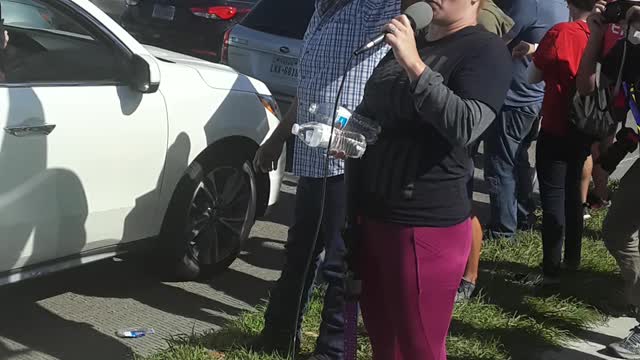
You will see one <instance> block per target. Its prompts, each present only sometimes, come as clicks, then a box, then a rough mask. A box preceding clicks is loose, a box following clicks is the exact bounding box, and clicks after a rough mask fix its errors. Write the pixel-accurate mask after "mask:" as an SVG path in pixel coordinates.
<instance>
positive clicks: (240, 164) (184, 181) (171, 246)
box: [160, 142, 258, 281]
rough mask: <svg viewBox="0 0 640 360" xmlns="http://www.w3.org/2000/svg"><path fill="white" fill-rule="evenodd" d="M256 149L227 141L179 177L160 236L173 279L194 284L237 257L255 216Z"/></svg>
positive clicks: (198, 159)
mask: <svg viewBox="0 0 640 360" xmlns="http://www.w3.org/2000/svg"><path fill="white" fill-rule="evenodd" d="M254 153H255V150H252V149H251V148H250V147H248V146H244V144H236V143H233V142H226V143H224V144H218V145H214V146H213V147H210V148H208V149H207V150H206V151H205V152H203V153H202V154H201V155H200V156H198V158H196V159H195V160H194V162H193V163H192V164H191V165H190V166H189V168H188V169H187V170H186V172H185V175H184V176H183V177H182V178H181V179H180V181H179V182H178V185H177V186H176V189H175V191H174V194H173V197H172V199H171V202H170V204H169V208H168V210H167V213H166V216H165V220H164V223H163V227H162V232H161V235H160V244H161V246H163V249H162V250H163V251H162V253H163V254H164V255H165V256H163V259H165V261H163V262H164V264H163V265H162V266H165V267H166V266H167V263H166V261H168V262H169V268H168V270H170V272H171V275H172V277H173V278H175V279H176V280H179V281H192V280H196V279H198V278H210V277H212V276H213V275H214V274H215V273H218V272H220V271H223V270H224V269H226V268H227V267H229V265H231V263H233V261H234V260H235V259H236V257H237V256H238V254H239V252H240V249H241V248H242V246H243V244H244V242H245V241H246V239H247V238H248V237H249V233H250V231H251V228H252V226H253V224H254V222H255V218H256V207H257V205H256V203H257V200H258V190H257V189H258V186H257V180H256V174H255V172H254V170H253V166H251V160H252V159H253V154H254Z"/></svg>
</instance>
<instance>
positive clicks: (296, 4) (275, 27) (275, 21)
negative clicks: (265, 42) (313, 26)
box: [242, 0, 315, 39]
mask: <svg viewBox="0 0 640 360" xmlns="http://www.w3.org/2000/svg"><path fill="white" fill-rule="evenodd" d="M314 9H315V0H262V1H260V2H259V3H258V4H257V5H256V7H255V8H254V9H253V11H251V12H250V13H249V15H247V17H246V18H245V19H244V20H243V21H242V25H244V26H246V27H248V28H251V29H254V30H258V31H262V32H266V33H269V34H273V35H278V36H284V37H289V38H294V39H302V38H303V37H304V33H305V32H306V30H307V25H308V24H309V20H310V19H311V16H312V15H313V11H314Z"/></svg>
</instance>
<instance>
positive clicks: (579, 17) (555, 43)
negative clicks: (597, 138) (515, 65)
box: [529, 0, 596, 285]
mask: <svg viewBox="0 0 640 360" xmlns="http://www.w3.org/2000/svg"><path fill="white" fill-rule="evenodd" d="M595 2H596V1H595V0H568V1H567V3H568V5H569V11H570V14H571V18H572V19H573V20H574V21H572V22H566V23H561V24H558V25H556V26H554V27H552V28H551V29H550V30H549V31H548V32H547V34H546V35H545V36H544V38H543V39H542V41H541V42H540V45H539V46H538V49H537V50H536V52H535V53H534V55H533V63H532V65H531V67H530V68H529V81H530V82H531V83H537V82H540V81H543V80H544V81H545V96H544V101H543V103H542V125H541V130H540V135H539V138H538V143H537V147H536V169H537V172H538V180H539V183H540V197H541V200H542V243H543V273H544V278H543V285H555V284H558V283H559V279H560V277H559V275H560V271H561V268H562V245H563V239H564V248H565V254H564V266H565V268H569V269H577V268H578V266H579V265H580V258H581V247H582V231H583V226H584V220H583V213H582V203H583V201H582V196H581V192H580V182H581V175H582V168H583V165H584V162H585V160H586V158H587V156H589V147H590V145H591V141H590V139H588V138H586V137H585V136H584V135H582V134H580V133H579V132H578V131H577V130H576V129H575V128H573V126H572V124H571V122H570V121H569V104H570V102H571V99H572V98H573V95H574V93H575V81H576V74H577V72H578V67H579V66H580V60H581V58H582V53H583V52H584V50H585V48H586V46H587V41H588V39H589V35H590V31H589V27H588V26H587V22H586V20H587V17H588V16H589V14H590V13H591V11H592V9H593V7H594V6H595Z"/></svg>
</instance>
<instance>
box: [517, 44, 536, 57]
mask: <svg viewBox="0 0 640 360" xmlns="http://www.w3.org/2000/svg"><path fill="white" fill-rule="evenodd" d="M534 52H536V45H534V44H531V43H528V42H526V41H520V43H519V44H518V45H516V46H515V47H514V48H513V50H511V56H513V58H514V59H522V58H524V57H525V56H530V55H533V53H534Z"/></svg>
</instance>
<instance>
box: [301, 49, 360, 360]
mask: <svg viewBox="0 0 640 360" xmlns="http://www.w3.org/2000/svg"><path fill="white" fill-rule="evenodd" d="M355 58H356V54H355V53H352V54H351V56H350V57H349V61H347V66H346V69H345V71H344V73H343V75H342V80H341V81H340V87H339V88H338V94H337V95H336V100H335V102H334V105H333V116H332V117H331V130H330V134H329V143H328V145H327V152H326V154H325V157H324V174H323V176H322V195H321V196H320V215H319V216H318V222H317V225H316V230H315V234H314V236H313V240H312V241H311V247H310V248H309V254H308V256H307V261H306V264H305V268H304V272H303V275H302V284H301V286H300V291H299V292H298V301H297V304H296V312H295V323H294V326H293V329H294V331H293V339H292V340H293V341H291V342H290V344H289V354H290V357H291V360H295V358H296V342H297V341H299V340H300V339H298V332H299V331H298V330H299V329H298V320H299V319H300V308H301V307H302V297H303V295H304V286H305V284H306V282H307V276H309V270H310V268H311V262H312V261H313V253H314V251H315V249H316V245H317V243H318V237H319V236H320V228H321V227H322V220H323V218H324V210H325V209H324V208H325V203H326V196H327V178H328V173H329V158H330V153H331V145H332V143H333V132H334V130H335V125H336V122H335V118H336V116H337V115H338V107H339V106H340V97H341V96H342V91H343V90H344V84H345V80H346V79H347V75H349V70H350V67H351V63H352V62H353V60H354V59H355ZM314 281H315V280H314ZM312 287H313V284H312V286H311V287H310V288H309V291H311V288H312ZM300 327H302V324H300ZM300 331H301V329H300Z"/></svg>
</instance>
